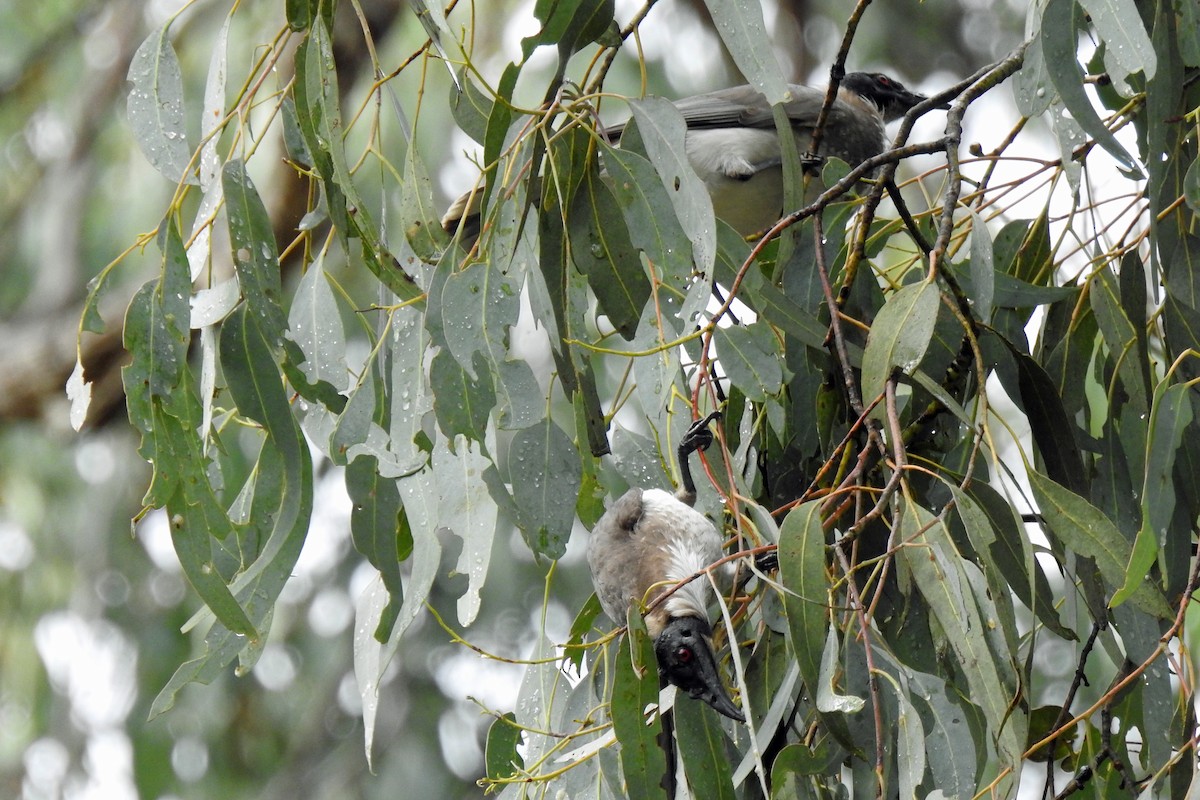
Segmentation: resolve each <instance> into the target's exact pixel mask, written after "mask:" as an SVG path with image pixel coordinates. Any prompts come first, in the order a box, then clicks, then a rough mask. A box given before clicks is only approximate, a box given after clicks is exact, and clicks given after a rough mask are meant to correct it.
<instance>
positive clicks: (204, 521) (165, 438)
mask: <svg viewBox="0 0 1200 800" xmlns="http://www.w3.org/2000/svg"><path fill="white" fill-rule="evenodd" d="M154 407H155V413H154V423H155V435H156V438H157V441H158V442H159V445H160V447H159V450H158V458H159V460H158V462H157V463H156V465H155V466H156V467H157V468H161V469H164V470H168V471H176V472H178V473H179V474H180V480H179V481H178V482H176V483H175V485H176V491H175V494H174V495H172V497H171V498H170V499H169V500H168V501H167V504H166V507H167V513H168V515H169V517H170V525H171V542H172V544H173V545H174V547H175V553H176V555H178V556H179V563H180V565H181V566H182V567H183V571H184V574H185V575H186V576H187V579H188V583H189V584H191V586H192V588H194V589H195V590H196V593H197V594H198V595H200V599H201V600H203V601H204V603H205V604H206V605H207V606H208V607H209V609H210V610H211V611H212V612H213V614H215V615H216V617H217V619H219V620H220V621H221V623H222V624H224V625H225V626H226V627H228V628H229V629H230V630H231V631H233V632H235V633H239V634H241V635H243V636H248V637H251V638H253V637H256V636H257V635H258V632H257V631H256V630H255V626H254V624H253V623H252V622H251V621H250V619H249V618H248V617H247V616H246V612H245V610H244V609H243V608H242V606H241V605H240V604H239V603H238V601H237V600H236V599H235V598H234V596H233V593H232V592H230V590H229V587H228V586H226V584H225V580H224V579H223V578H222V577H221V575H220V573H219V572H218V571H217V569H216V568H215V566H214V564H213V550H212V543H213V540H214V539H225V538H226V537H228V536H229V535H231V533H232V532H233V526H232V524H231V523H230V521H229V518H228V517H227V516H226V515H225V511H224V509H222V508H221V505H220V503H219V502H218V501H217V498H216V496H215V495H214V494H213V491H212V486H211V485H210V484H209V482H208V479H207V477H206V476H205V473H204V466H205V463H204V459H203V457H202V456H201V455H200V452H199V447H198V446H197V442H196V440H195V434H194V433H193V432H192V430H191V429H190V426H188V425H187V423H186V421H185V420H179V419H177V418H175V417H173V416H171V415H169V414H164V413H161V411H160V409H161V405H160V404H159V403H158V402H157V401H156V402H155V403H154Z"/></svg>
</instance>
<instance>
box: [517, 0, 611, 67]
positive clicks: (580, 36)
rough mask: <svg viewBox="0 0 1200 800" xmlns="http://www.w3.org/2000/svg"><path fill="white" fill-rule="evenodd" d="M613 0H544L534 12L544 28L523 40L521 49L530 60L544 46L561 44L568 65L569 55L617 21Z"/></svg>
mask: <svg viewBox="0 0 1200 800" xmlns="http://www.w3.org/2000/svg"><path fill="white" fill-rule="evenodd" d="M614 9H615V3H614V2H613V0H553V2H548V0H540V2H538V3H537V4H536V5H535V6H534V14H535V16H537V18H538V19H539V20H540V21H541V22H542V29H541V31H539V32H538V33H537V34H536V35H534V36H529V37H526V38H524V39H522V40H521V51H522V52H523V53H524V54H525V58H526V59H528V58H529V56H530V55H531V54H532V53H533V50H534V49H535V48H537V47H539V46H541V45H557V47H558V51H559V54H560V58H561V60H562V62H563V64H564V66H565V62H566V59H567V57H568V56H570V55H571V54H572V53H575V52H578V51H579V50H580V49H581V48H583V47H584V46H586V45H587V44H589V43H591V42H593V41H595V40H596V39H598V38H599V37H600V36H601V35H602V34H603V33H604V32H605V31H607V30H608V27H609V25H610V24H611V23H612V21H613V11H614Z"/></svg>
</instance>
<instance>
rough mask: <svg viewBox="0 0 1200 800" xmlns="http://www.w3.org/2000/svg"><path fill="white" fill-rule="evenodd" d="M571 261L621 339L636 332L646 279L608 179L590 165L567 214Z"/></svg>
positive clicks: (647, 288) (647, 284)
mask: <svg viewBox="0 0 1200 800" xmlns="http://www.w3.org/2000/svg"><path fill="white" fill-rule="evenodd" d="M567 235H568V237H569V239H570V243H571V260H572V261H573V262H574V264H575V266H576V267H577V268H578V269H579V271H580V272H582V273H583V274H584V275H586V276H587V278H588V285H589V286H590V287H591V289H592V291H593V292H594V293H595V295H596V301H597V302H598V303H599V305H600V311H601V312H603V313H604V314H605V316H607V317H608V321H609V322H610V323H611V324H612V326H613V327H614V328H616V329H617V331H618V332H619V333H620V334H621V335H622V336H623V337H624V338H625V339H626V340H629V339H632V338H633V336H634V334H635V333H636V332H637V325H638V321H639V320H640V319H641V317H642V309H643V307H644V306H645V305H646V301H647V300H649V299H650V281H649V279H648V278H647V277H646V273H645V270H644V269H643V268H642V260H641V257H640V256H639V255H638V252H637V250H636V249H635V248H634V246H633V243H632V242H631V241H630V239H629V230H628V228H627V226H626V223H625V219H624V217H623V216H622V214H621V209H620V208H619V207H618V205H617V199H616V197H615V196H614V194H613V191H612V187H611V186H610V185H609V182H608V181H606V180H604V179H603V178H602V177H601V175H600V172H599V169H592V170H589V171H588V173H587V177H586V178H585V179H584V181H583V184H582V186H581V187H580V189H579V191H578V192H577V193H576V194H575V198H574V200H573V201H572V202H571V208H570V212H569V213H568V215H567Z"/></svg>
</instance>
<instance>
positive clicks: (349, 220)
mask: <svg viewBox="0 0 1200 800" xmlns="http://www.w3.org/2000/svg"><path fill="white" fill-rule="evenodd" d="M330 7H331V4H325V5H323V6H321V7H320V8H321V9H328V8H330ZM334 64H335V62H334V58H333V46H332V43H331V42H330V37H329V30H328V23H327V21H326V20H325V19H324V14H322V15H321V16H319V17H317V18H315V19H314V20H313V24H312V26H311V28H310V30H309V34H308V39H307V41H306V42H305V43H304V44H303V45H302V46H300V47H299V48H297V50H296V80H295V81H293V82H292V92H293V95H294V97H295V100H296V120H297V122H298V123H299V127H300V130H301V132H302V133H303V134H304V141H305V144H306V145H307V147H308V151H309V155H311V157H312V160H313V164H314V166H315V167H316V168H317V172H318V174H319V175H320V176H321V182H322V186H323V187H324V190H325V202H326V207H327V208H328V210H329V217H330V220H331V221H332V222H333V225H334V227H335V228H336V229H337V231H338V233H339V235H341V236H342V237H343V244H345V245H348V244H349V238H350V237H354V236H357V237H359V238H360V239H361V240H362V250H361V253H362V258H363V262H364V263H365V264H366V266H367V269H369V270H370V271H371V273H372V274H373V275H375V277H376V278H378V279H379V281H380V282H381V283H382V284H383V285H384V286H386V287H387V288H388V290H389V291H391V292H392V293H393V294H394V295H396V296H397V297H398V298H400V299H401V300H415V299H417V298H419V297H420V296H421V287H420V286H418V285H417V284H416V282H415V281H414V280H413V279H412V278H411V277H410V276H409V275H408V274H406V273H405V272H404V270H403V269H402V268H401V266H400V264H399V263H398V262H397V261H396V260H395V258H393V257H392V256H391V255H390V254H389V253H387V252H386V251H385V250H384V248H383V247H382V245H381V243H380V241H379V235H378V233H377V228H376V223H375V222H374V221H373V220H372V218H371V214H370V211H369V209H370V206H369V205H368V204H367V203H365V202H364V201H363V198H362V197H361V196H360V195H359V192H358V189H357V188H356V187H355V185H354V179H353V177H352V175H351V173H350V167H349V164H348V163H347V162H346V152H345V145H344V142H343V136H344V127H343V125H342V116H341V109H340V106H339V96H338V78H337V70H336V68H335V65H334ZM411 149H412V148H410V150H411ZM412 158H414V159H415V158H417V156H416V155H415V154H414V155H413V156H412ZM408 174H409V173H408V172H407V171H406V175H408ZM409 199H411V198H409ZM349 209H353V211H354V213H353V214H351V213H349ZM410 222H411V221H410ZM406 232H407V231H406ZM427 233H428V231H427ZM431 235H436V234H431ZM346 250H347V252H351V249H350V247H348V246H347V247H346Z"/></svg>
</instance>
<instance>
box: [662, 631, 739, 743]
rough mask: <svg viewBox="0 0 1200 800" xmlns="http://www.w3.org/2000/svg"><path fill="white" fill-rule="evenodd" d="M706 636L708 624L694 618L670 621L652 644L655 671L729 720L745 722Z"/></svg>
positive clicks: (707, 634)
mask: <svg viewBox="0 0 1200 800" xmlns="http://www.w3.org/2000/svg"><path fill="white" fill-rule="evenodd" d="M709 634H710V630H709V627H708V623H707V622H706V621H704V620H701V619H699V618H697V617H676V618H674V619H672V620H671V621H669V622H668V623H667V625H666V627H665V628H663V631H662V633H660V634H659V636H658V639H657V640H655V643H654V652H655V655H656V656H657V657H658V668H659V670H660V671H661V672H662V674H663V677H665V678H666V679H667V681H668V682H669V683H672V684H674V685H675V686H677V687H679V688H680V689H682V690H683V691H685V692H687V693H688V694H689V695H690V696H692V697H694V698H696V699H697V700H703V701H704V702H706V703H708V704H709V705H710V706H712V707H713V708H714V709H716V710H717V712H719V713H721V714H724V715H725V716H727V717H729V718H730V719H732V720H735V721H737V722H745V721H746V718H745V717H744V716H742V712H741V711H740V710H739V709H738V707H737V706H736V705H734V703H733V700H732V699H730V697H729V693H728V692H727V691H726V690H725V684H724V682H723V681H722V680H721V675H720V673H719V672H718V671H717V660H716V657H714V656H713V649H712V640H711V639H710V638H709Z"/></svg>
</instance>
